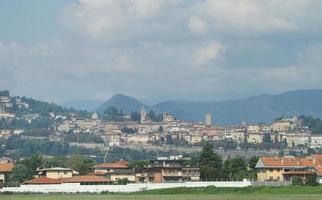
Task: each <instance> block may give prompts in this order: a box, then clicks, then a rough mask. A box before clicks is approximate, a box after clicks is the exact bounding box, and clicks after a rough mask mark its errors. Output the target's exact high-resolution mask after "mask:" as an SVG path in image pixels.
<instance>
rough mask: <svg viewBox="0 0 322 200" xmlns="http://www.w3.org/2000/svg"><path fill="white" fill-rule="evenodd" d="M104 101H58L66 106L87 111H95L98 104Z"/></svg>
mask: <svg viewBox="0 0 322 200" xmlns="http://www.w3.org/2000/svg"><path fill="white" fill-rule="evenodd" d="M103 103H104V100H94V99H93V100H72V101H66V102H63V103H60V105H62V106H64V107H66V108H74V109H78V110H87V111H89V112H92V111H95V110H96V109H97V108H98V107H99V106H100V105H102V104H103Z"/></svg>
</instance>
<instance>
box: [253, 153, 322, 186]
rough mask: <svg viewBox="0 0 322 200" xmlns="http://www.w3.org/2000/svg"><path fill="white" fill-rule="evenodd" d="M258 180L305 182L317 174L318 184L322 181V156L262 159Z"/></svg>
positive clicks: (259, 164) (259, 162) (258, 164)
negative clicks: (295, 179)
mask: <svg viewBox="0 0 322 200" xmlns="http://www.w3.org/2000/svg"><path fill="white" fill-rule="evenodd" d="M256 169H257V180H259V181H284V180H286V181H289V180H292V179H293V177H300V178H302V179H303V180H305V179H306V177H307V176H309V175H312V174H316V175H317V176H318V180H317V181H318V182H321V181H322V179H321V177H322V154H315V155H311V156H308V157H293V156H284V157H260V158H259V160H258V162H257V164H256Z"/></svg>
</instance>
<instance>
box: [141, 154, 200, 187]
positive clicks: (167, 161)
mask: <svg viewBox="0 0 322 200" xmlns="http://www.w3.org/2000/svg"><path fill="white" fill-rule="evenodd" d="M185 161H187V159H184V158H182V157H180V156H179V157H177V156H175V157H169V158H167V157H160V158H158V159H157V160H151V161H150V164H149V165H148V166H146V167H144V168H143V169H141V170H139V171H138V172H137V173H136V179H137V182H142V183H146V182H152V183H163V182H183V181H199V180H200V172H199V167H190V166H185V165H184V162H185Z"/></svg>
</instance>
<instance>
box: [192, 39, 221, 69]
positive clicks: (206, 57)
mask: <svg viewBox="0 0 322 200" xmlns="http://www.w3.org/2000/svg"><path fill="white" fill-rule="evenodd" d="M224 50H225V47H224V46H222V45H221V44H220V43H218V42H210V43H209V44H208V45H207V46H206V47H203V48H201V49H200V50H199V51H198V52H197V53H196V55H195V59H196V62H197V63H198V64H199V65H205V64H207V63H208V62H209V61H211V60H214V59H216V57H217V56H218V54H219V52H223V51H224Z"/></svg>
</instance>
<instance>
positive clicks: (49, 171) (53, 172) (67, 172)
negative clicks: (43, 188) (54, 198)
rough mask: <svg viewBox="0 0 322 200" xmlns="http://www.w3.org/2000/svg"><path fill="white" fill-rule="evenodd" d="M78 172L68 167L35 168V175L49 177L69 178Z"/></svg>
mask: <svg viewBox="0 0 322 200" xmlns="http://www.w3.org/2000/svg"><path fill="white" fill-rule="evenodd" d="M77 174H79V173H78V172H76V171H74V170H72V169H70V168H61V167H54V168H45V169H38V170H37V177H47V178H50V179H61V178H71V177H73V175H77Z"/></svg>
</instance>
